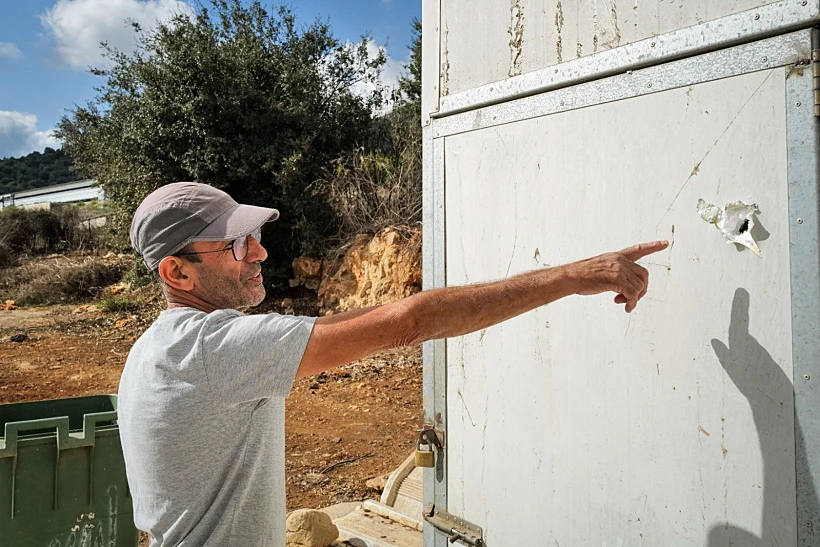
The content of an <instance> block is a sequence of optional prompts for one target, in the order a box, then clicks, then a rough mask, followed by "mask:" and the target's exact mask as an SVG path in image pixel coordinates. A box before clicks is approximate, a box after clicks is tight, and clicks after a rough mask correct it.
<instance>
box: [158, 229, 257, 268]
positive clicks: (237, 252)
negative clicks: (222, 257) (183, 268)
mask: <svg viewBox="0 0 820 547" xmlns="http://www.w3.org/2000/svg"><path fill="white" fill-rule="evenodd" d="M248 237H252V238H254V239H255V240H256V242H257V243H259V242H260V241H262V230H261V229H260V230H257V231H255V232H251V233H250V234H248V235H246V236H242V237H240V238H237V239H234V240H233V241H231V244H230V245H228V246H227V247H224V248H222V249H217V250H215V251H199V252H188V253H176V254H175V255H174V256H185V255H206V254H210V253H221V252H224V251H227V250H228V249H230V250H231V252H232V253H233V259H234V260H236V261H237V262H239V261H240V260H245V257H246V256H248V247H249V245H248Z"/></svg>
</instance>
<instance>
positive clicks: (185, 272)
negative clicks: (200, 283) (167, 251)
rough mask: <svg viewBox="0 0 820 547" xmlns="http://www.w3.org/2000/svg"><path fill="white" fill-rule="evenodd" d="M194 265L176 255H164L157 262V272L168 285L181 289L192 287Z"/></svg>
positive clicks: (188, 289) (186, 289) (187, 289)
mask: <svg viewBox="0 0 820 547" xmlns="http://www.w3.org/2000/svg"><path fill="white" fill-rule="evenodd" d="M194 270H195V269H194V267H193V266H192V265H191V263H189V262H187V261H185V260H183V259H181V258H179V257H178V256H166V257H165V258H163V259H162V260H161V261H160V263H159V268H158V269H157V273H159V276H160V277H161V278H162V280H163V281H164V282H165V284H166V285H168V286H169V287H173V288H175V289H178V290H181V291H190V290H191V289H193V288H194V278H193V277H192V276H193V275H194Z"/></svg>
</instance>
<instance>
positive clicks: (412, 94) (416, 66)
mask: <svg viewBox="0 0 820 547" xmlns="http://www.w3.org/2000/svg"><path fill="white" fill-rule="evenodd" d="M411 25H412V38H411V42H410V62H408V63H407V64H406V65H404V69H405V70H406V71H407V73H406V74H403V75H401V76H399V91H400V92H401V93H402V96H403V97H402V98H403V100H404V102H407V103H412V104H418V105H419V108H421V21H419V20H418V18H413V22H412V23H411Z"/></svg>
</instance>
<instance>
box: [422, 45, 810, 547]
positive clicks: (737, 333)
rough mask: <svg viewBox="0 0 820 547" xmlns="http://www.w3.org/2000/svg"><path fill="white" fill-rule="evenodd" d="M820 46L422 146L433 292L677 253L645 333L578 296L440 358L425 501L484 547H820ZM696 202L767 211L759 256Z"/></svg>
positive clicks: (514, 104) (466, 120)
mask: <svg viewBox="0 0 820 547" xmlns="http://www.w3.org/2000/svg"><path fill="white" fill-rule="evenodd" d="M811 35H812V32H811V31H800V32H797V33H793V34H790V35H785V36H780V37H776V38H771V39H767V40H762V41H759V42H755V43H751V44H746V45H742V46H737V47H735V48H729V49H724V50H720V51H716V52H712V53H707V54H704V55H700V56H696V57H691V58H687V59H683V60H680V61H676V62H674V63H668V64H664V65H660V66H655V67H650V68H646V69H642V70H635V71H629V72H628V73H625V74H621V75H618V76H614V77H610V78H606V79H601V80H596V81H593V82H589V83H585V84H581V85H577V86H574V87H568V88H564V89H558V90H555V91H552V92H549V93H543V94H540V95H535V96H531V97H526V98H521V99H517V100H514V101H511V102H505V103H501V104H496V105H491V106H486V107H483V108H476V109H473V110H470V111H467V112H463V113H460V114H455V115H452V116H448V117H445V118H442V119H437V120H434V121H433V123H432V125H431V126H429V127H427V128H425V136H426V141H425V144H426V152H425V153H426V158H425V168H426V173H425V177H426V186H425V192H426V195H425V199H426V203H425V205H426V208H425V214H426V218H425V229H426V230H427V231H426V233H425V282H426V284H427V285H428V286H440V285H444V284H446V285H461V284H468V283H475V282H480V281H486V280H491V279H500V278H504V277H507V276H510V275H514V274H516V273H519V272H523V271H526V270H531V269H534V268H542V267H549V266H551V265H557V264H562V263H566V262H569V261H572V260H577V259H580V258H583V257H585V256H587V255H590V254H594V253H599V252H605V251H608V250H615V249H618V248H622V247H625V246H627V245H629V244H631V243H635V242H639V241H645V240H652V239H657V238H665V239H669V240H670V241H671V242H672V245H671V246H670V248H669V249H668V250H667V251H665V252H663V253H661V254H659V255H655V256H652V257H650V258H649V259H648V260H645V261H644V262H643V263H644V265H645V266H646V267H647V268H648V269H649V271H650V275H651V288H650V292H649V294H648V295H647V297H646V298H645V299H644V300H643V301H642V302H641V304H640V306H639V307H638V309H637V310H636V311H635V312H634V313H632V314H631V315H627V314H624V313H623V311H622V310H620V309H618V308H617V307H616V306H614V305H613V304H612V303H611V296H600V297H571V298H567V299H564V300H562V301H559V302H556V303H554V304H552V305H550V306H546V307H544V308H541V309H538V310H536V311H534V312H531V313H528V314H525V315H523V316H521V317H519V318H517V319H514V320H511V321H508V322H506V323H504V324H502V325H499V326H496V327H493V328H490V329H487V330H486V331H482V332H479V333H475V334H472V335H469V336H465V337H462V338H458V339H453V340H448V341H446V342H444V341H440V342H435V343H431V344H428V345H427V346H426V348H425V418H426V420H427V421H428V422H429V424H430V426H435V427H438V428H440V429H441V430H444V431H446V435H445V445H446V448H445V450H444V451H443V453H442V454H441V455H440V457H439V461H438V464H439V468H438V469H437V470H432V471H430V472H429V473H428V475H427V476H426V482H425V486H426V489H427V492H426V499H427V500H428V501H429V502H430V503H435V504H436V505H437V506H438V507H440V508H444V507H446V509H447V511H448V512H449V513H452V514H454V515H457V516H459V517H462V518H464V519H466V520H468V521H471V522H473V523H475V524H478V525H480V526H481V527H482V528H483V538H484V541H485V542H486V545H488V546H490V547H507V546H513V545H522V546H524V545H526V546H529V545H550V546H551V545H556V546H557V545H569V546H574V545H604V546H620V545H647V546H657V545H705V546H709V547H718V546H724V545H726V546H728V545H743V546H756V545H761V546H762V545H765V546H769V545H771V546H774V545H796V544H798V540H799V544H801V545H815V544H817V543H816V542H817V539H816V538H815V535H814V528H815V527H816V526H820V520H818V502H817V494H816V492H815V489H814V485H813V480H812V475H815V474H816V472H817V465H818V464H820V460H818V450H817V444H818V443H817V441H816V439H817V438H818V437H817V435H818V433H820V431H818V422H817V416H818V414H817V412H816V411H815V410H814V408H817V403H818V397H817V390H816V389H814V388H813V385H814V382H816V381H820V370H817V369H818V339H817V335H818V322H820V320H818V316H820V305H818V300H819V299H820V288H819V287H818V263H819V261H818V256H820V255H818V241H817V232H818V229H817V226H818V221H817V203H818V201H817V124H816V119H817V118H815V111H814V110H815V108H814V92H813V89H814V87H813V81H812V80H813V78H812V66H811V63H810V60H811V58H812V43H811ZM699 199H704V200H706V201H708V202H711V203H714V204H716V205H719V206H723V205H725V204H727V203H729V202H734V201H736V200H741V201H743V202H745V203H750V204H751V203H754V204H756V205H757V206H758V208H759V213H758V215H757V221H758V226H757V227H756V229H755V233H754V235H755V236H756V237H757V239H758V242H759V245H760V249H761V252H762V257H761V258H758V257H757V256H755V255H754V254H753V253H752V252H750V251H749V250H748V249H745V248H736V246H735V245H727V244H726V241H725V239H724V238H723V236H722V235H721V233H720V232H719V231H718V230H716V229H715V227H714V226H713V225H710V224H708V223H706V222H704V221H703V220H702V219H701V218H700V217H699V216H698V214H697V212H696V204H697V202H698V200H699ZM815 373H816V374H817V377H816V378H813V376H814V374H815ZM795 417H797V419H795ZM801 418H802V419H801ZM807 440H808V442H807ZM796 500H797V501H796ZM445 540H446V538H445V537H444V536H443V535H442V534H439V533H436V532H433V531H432V530H431V529H430V528H429V527H428V528H427V530H426V535H425V544H426V545H437V546H438V545H445V544H446V543H445Z"/></svg>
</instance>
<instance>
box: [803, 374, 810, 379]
mask: <svg viewBox="0 0 820 547" xmlns="http://www.w3.org/2000/svg"><path fill="white" fill-rule="evenodd" d="M803 379H804V380H811V376H809V375H808V374H804V375H803Z"/></svg>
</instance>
